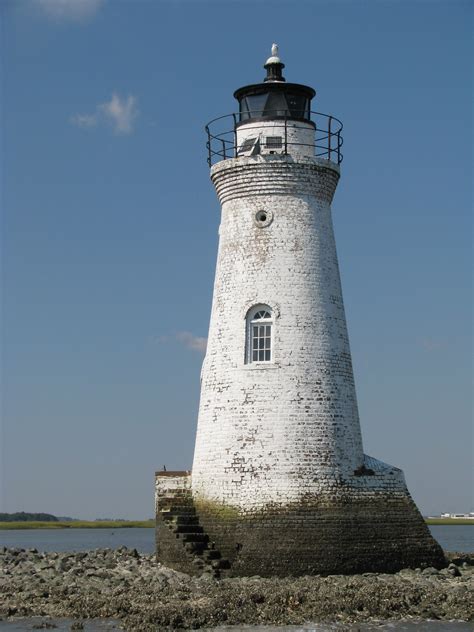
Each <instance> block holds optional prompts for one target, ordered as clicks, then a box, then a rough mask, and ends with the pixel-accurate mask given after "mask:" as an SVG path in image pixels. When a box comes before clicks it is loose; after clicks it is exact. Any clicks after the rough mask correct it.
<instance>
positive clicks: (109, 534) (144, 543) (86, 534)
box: [0, 528, 155, 553]
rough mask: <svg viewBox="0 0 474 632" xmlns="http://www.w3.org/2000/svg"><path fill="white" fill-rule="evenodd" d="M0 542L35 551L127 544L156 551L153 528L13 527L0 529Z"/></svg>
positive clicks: (95, 547) (138, 548) (145, 550)
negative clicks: (6, 529) (5, 529)
mask: <svg viewBox="0 0 474 632" xmlns="http://www.w3.org/2000/svg"><path fill="white" fill-rule="evenodd" d="M0 546H7V547H10V548H20V549H31V548H35V549H38V551H57V552H61V551H89V550H90V549H118V548H119V546H126V547H127V548H129V549H137V551H140V552H141V553H153V552H154V551H155V530H154V529H144V528H130V529H128V528H127V529H12V530H11V531H9V530H8V531H2V530H0Z"/></svg>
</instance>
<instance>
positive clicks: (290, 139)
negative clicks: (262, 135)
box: [205, 111, 343, 166]
mask: <svg viewBox="0 0 474 632" xmlns="http://www.w3.org/2000/svg"><path fill="white" fill-rule="evenodd" d="M250 114H252V118H246V119H245V120H242V119H241V115H240V114H239V113H233V114H226V115H225V116H219V117H218V118H215V119H213V120H212V121H210V122H209V123H208V124H207V125H206V127H205V129H206V133H207V143H206V148H207V154H208V155H207V162H208V164H209V166H211V165H213V164H214V163H215V162H218V161H220V160H226V159H227V158H238V157H239V156H242V155H248V154H247V153H246V152H244V151H242V146H240V147H239V146H238V144H237V131H238V128H239V126H241V125H245V130H246V132H247V130H249V129H251V128H252V126H254V127H255V129H259V130H260V131H262V129H265V127H266V126H265V123H268V122H271V126H270V127H268V131H271V132H272V133H275V132H277V131H278V130H279V131H281V138H282V141H281V147H279V148H278V151H274V152H273V153H279V154H291V153H292V150H293V149H294V148H298V147H301V148H311V149H312V152H311V153H312V155H314V156H315V157H317V158H325V159H326V160H330V161H331V162H335V163H336V164H338V165H339V164H340V163H341V162H342V158H343V156H342V152H341V147H342V144H343V138H342V135H341V132H342V127H343V126H342V122H341V121H340V120H339V119H337V118H336V117H335V116H330V115H329V114H322V113H321V112H311V113H310V114H311V121H309V120H308V122H312V123H313V125H314V141H313V142H311V143H306V142H297V141H295V140H294V135H295V134H294V130H298V129H304V130H307V129H308V123H306V124H305V121H304V120H303V119H302V118H301V119H295V118H294V116H282V115H281V112H275V117H274V118H273V117H272V116H271V114H272V113H271V112H267V111H265V118H259V117H258V114H259V113H253V112H252V113H247V112H245V115H250Z"/></svg>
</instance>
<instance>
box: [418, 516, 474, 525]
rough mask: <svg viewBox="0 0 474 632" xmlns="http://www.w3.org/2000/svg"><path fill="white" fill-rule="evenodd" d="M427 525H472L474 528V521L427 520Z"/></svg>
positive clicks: (460, 519) (455, 519)
mask: <svg viewBox="0 0 474 632" xmlns="http://www.w3.org/2000/svg"><path fill="white" fill-rule="evenodd" d="M425 522H426V524H463V525H466V524H470V525H472V526H474V520H470V519H469V518H425Z"/></svg>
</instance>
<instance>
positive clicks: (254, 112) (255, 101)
mask: <svg viewBox="0 0 474 632" xmlns="http://www.w3.org/2000/svg"><path fill="white" fill-rule="evenodd" d="M267 97H268V93H267V94H255V95H253V96H251V97H247V104H248V107H249V110H250V118H260V117H261V116H262V114H263V110H264V108H265V102H266V100H267Z"/></svg>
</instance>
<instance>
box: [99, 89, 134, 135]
mask: <svg viewBox="0 0 474 632" xmlns="http://www.w3.org/2000/svg"><path fill="white" fill-rule="evenodd" d="M99 111H100V112H102V113H103V115H104V116H105V117H106V118H107V119H108V121H109V122H110V123H111V124H112V126H113V128H114V131H115V133H116V134H130V132H131V131H132V130H133V122H134V120H135V119H136V118H137V115H138V109H137V99H136V97H134V96H132V95H131V94H129V95H128V97H127V98H126V99H125V98H124V99H121V98H120V97H119V95H118V94H115V93H114V94H113V95H112V98H111V99H110V101H108V102H107V103H101V104H100V105H99Z"/></svg>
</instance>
